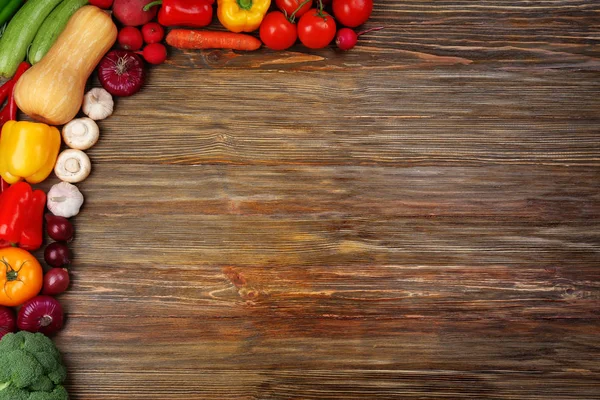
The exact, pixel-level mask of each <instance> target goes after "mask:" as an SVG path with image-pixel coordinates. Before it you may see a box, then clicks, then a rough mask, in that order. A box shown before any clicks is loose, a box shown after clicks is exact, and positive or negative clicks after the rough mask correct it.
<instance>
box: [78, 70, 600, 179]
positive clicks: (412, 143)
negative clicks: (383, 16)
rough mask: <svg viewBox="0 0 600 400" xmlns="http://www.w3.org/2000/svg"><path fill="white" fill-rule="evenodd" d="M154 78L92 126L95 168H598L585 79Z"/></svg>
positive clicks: (467, 73)
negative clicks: (97, 127)
mask: <svg viewBox="0 0 600 400" xmlns="http://www.w3.org/2000/svg"><path fill="white" fill-rule="evenodd" d="M178 73H184V74H185V76H186V80H181V79H179V78H178V76H179V74H178ZM157 74H160V76H156V77H153V78H154V79H156V83H154V82H155V81H154V80H153V81H152V84H151V85H148V86H147V87H146V88H145V89H144V90H143V91H142V92H141V93H139V94H138V95H136V96H135V97H134V98H129V99H119V102H118V103H117V112H118V115H119V116H120V118H110V119H107V120H106V121H103V122H102V124H101V128H102V135H101V140H100V142H101V144H102V145H101V146H97V147H94V148H93V149H91V151H90V156H91V157H92V158H93V159H94V161H95V162H98V163H103V162H115V161H116V162H120V163H152V164H157V163H160V164H216V163H219V164H235V165H247V164H260V165H391V166H401V167H406V166H414V165H418V166H433V165H435V166H459V165H465V166H475V165H482V164H486V165H487V164H493V165H512V164H528V165H540V164H543V165H552V166H572V165H587V166H595V167H597V166H598V165H599V160H600V157H599V155H600V146H599V144H598V141H597V134H598V123H599V119H598V113H597V110H598V109H600V83H599V82H598V81H597V80H590V79H588V78H589V77H590V75H589V74H588V73H582V72H575V73H571V74H569V75H568V76H564V75H554V76H553V75H548V76H546V75H544V76H540V75H538V74H532V73H514V72H512V73H509V72H497V73H491V72H489V71H487V70H485V71H479V72H478V71H475V70H472V69H465V70H458V71H456V70H452V71H447V70H435V71H430V72H427V73H424V72H418V73H402V74H401V73H389V72H385V71H368V70H359V71H356V72H353V73H352V74H348V73H347V72H336V71H326V72H315V71H311V72H293V71H288V72H286V73H274V72H260V71H258V72H245V73H243V74H239V73H235V72H232V71H227V70H225V71H223V70H216V71H206V70H200V69H189V70H185V71H180V70H179V69H169V68H165V69H159V70H158V71H157ZM325 82H326V83H325ZM190 93H194V95H193V96H190ZM230 93H236V96H235V98H234V99H233V98H232V97H231V96H230ZM167 96H168V97H169V98H170V99H171V101H168V102H157V101H156V100H155V99H156V98H166V97H167ZM144 104H153V106H152V107H144ZM273 104H281V106H280V107H279V108H276V109H273ZM230 109H231V111H226V112H224V110H230ZM157 114H158V115H161V117H160V118H154V116H155V115H157ZM140 132H144V134H141V133H140ZM121 149H128V151H122V150H121Z"/></svg>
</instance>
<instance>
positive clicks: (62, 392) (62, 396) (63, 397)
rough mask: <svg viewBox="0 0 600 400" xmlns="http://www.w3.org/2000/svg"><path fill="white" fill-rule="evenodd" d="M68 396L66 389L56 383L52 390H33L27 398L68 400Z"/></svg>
mask: <svg viewBox="0 0 600 400" xmlns="http://www.w3.org/2000/svg"><path fill="white" fill-rule="evenodd" d="M68 398H69V394H68V393H67V390H66V389H65V388H64V387H63V386H61V385H58V386H56V387H55V388H54V390H53V391H52V392H33V393H31V394H30V395H29V398H28V399H27V400H68Z"/></svg>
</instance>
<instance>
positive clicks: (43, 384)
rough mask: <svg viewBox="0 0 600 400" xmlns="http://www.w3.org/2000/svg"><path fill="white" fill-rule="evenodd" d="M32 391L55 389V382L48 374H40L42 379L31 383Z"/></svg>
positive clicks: (30, 388) (29, 388) (30, 389)
mask: <svg viewBox="0 0 600 400" xmlns="http://www.w3.org/2000/svg"><path fill="white" fill-rule="evenodd" d="M27 389H28V390H29V391H30V392H51V391H52V390H54V383H53V382H52V381H51V380H50V378H48V377H47V376H43V375H42V376H40V379H38V380H37V381H35V382H34V383H32V384H31V385H29V387H28V388H27Z"/></svg>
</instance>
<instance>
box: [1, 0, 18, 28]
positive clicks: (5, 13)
mask: <svg viewBox="0 0 600 400" xmlns="http://www.w3.org/2000/svg"><path fill="white" fill-rule="evenodd" d="M22 5H23V0H0V25H2V24H3V23H5V22H6V21H8V20H9V19H10V18H11V17H12V16H13V15H15V13H16V12H17V11H18V10H19V8H21V6H22Z"/></svg>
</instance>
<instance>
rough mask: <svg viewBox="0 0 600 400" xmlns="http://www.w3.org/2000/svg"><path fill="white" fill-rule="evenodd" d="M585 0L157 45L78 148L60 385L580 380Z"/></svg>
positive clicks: (591, 216)
mask: <svg viewBox="0 0 600 400" xmlns="http://www.w3.org/2000/svg"><path fill="white" fill-rule="evenodd" d="M599 22H600V8H599V7H598V5H597V4H596V3H595V2H592V1H575V0H572V1H559V0H557V1H514V0H513V1H485V0H484V1H392V0H385V1H376V2H375V10H374V13H373V17H372V19H371V20H370V21H369V23H368V26H377V25H385V29H384V30H382V31H379V32H377V33H374V34H371V35H365V36H364V37H362V38H361V39H360V41H359V45H358V46H357V47H356V48H355V49H354V50H353V51H351V52H347V53H341V52H337V51H335V50H334V49H333V48H328V49H323V50H317V51H309V50H306V49H304V48H302V46H300V45H298V46H295V47H293V48H292V49H290V50H289V51H285V52H273V51H269V50H267V49H262V50H260V51H258V52H255V53H252V54H247V53H243V52H233V51H220V50H215V51H205V52H200V51H198V52H194V51H185V52H184V51H176V50H173V51H171V53H170V58H169V60H168V63H167V64H165V65H161V66H159V67H155V68H153V69H151V71H150V73H149V76H148V82H147V84H146V86H145V87H144V89H143V90H142V91H141V92H140V93H138V94H137V95H136V96H134V97H131V98H120V99H118V100H117V103H116V112H115V114H114V115H113V116H112V117H111V118H109V119H107V120H105V121H102V122H101V124H100V125H101V131H102V134H101V139H100V141H99V143H98V144H97V145H96V146H95V147H94V148H92V149H91V150H90V151H89V152H88V153H89V155H90V158H91V159H92V162H93V168H94V170H93V172H92V175H91V176H90V178H88V180H86V181H85V182H83V183H82V184H80V185H79V186H80V188H81V190H82V192H83V193H84V194H85V196H86V203H85V206H84V208H83V210H82V213H81V214H80V215H79V216H77V217H76V219H75V224H76V229H77V234H76V240H75V241H74V242H73V243H72V245H71V247H72V249H73V252H74V254H75V263H74V265H73V266H72V268H71V274H72V281H73V284H72V287H71V288H70V290H69V291H68V292H67V293H65V294H64V295H62V296H61V297H60V300H61V302H62V303H63V304H64V307H65V308H66V310H67V313H68V320H67V324H66V327H65V329H64V330H63V331H62V332H61V333H60V334H59V335H58V336H57V337H56V340H57V343H58V345H59V347H60V348H61V350H62V351H63V352H64V355H65V360H66V362H67V364H68V366H69V372H70V380H69V390H70V392H71V394H72V397H73V399H75V400H95V399H98V400H100V399H134V400H135V399H161V400H184V399H185V400H191V399H219V400H221V399H223V400H224V399H315V400H317V399H483V398H486V399H546V398H552V399H555V400H560V399H578V400H581V399H598V398H600V384H599V383H598V382H600V361H598V360H599V356H600V339H599V335H598V332H600V313H599V311H598V310H599V306H600V268H599V265H600V184H599V182H600V180H599V178H600V137H599V134H600V129H599V126H600V125H599V123H600V116H599V113H598V111H599V110H600V79H599V78H600V58H599V56H600V52H599V51H598V50H599V46H600V23H599ZM54 182H56V180H55V178H53V179H51V180H49V181H47V182H45V183H44V184H43V185H42V187H48V186H49V185H50V184H52V183H54Z"/></svg>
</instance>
